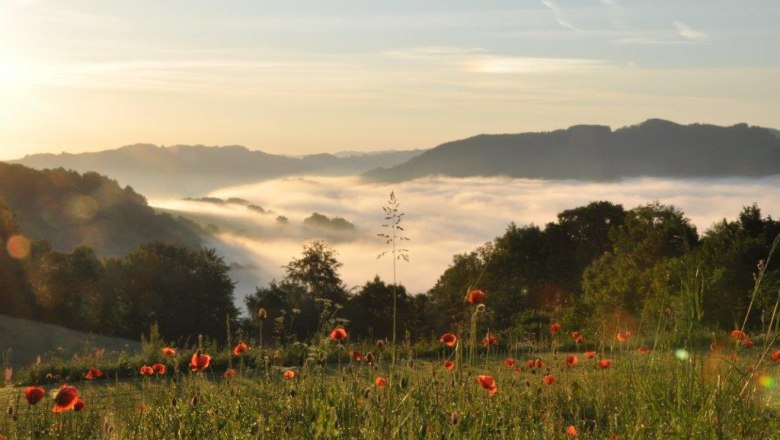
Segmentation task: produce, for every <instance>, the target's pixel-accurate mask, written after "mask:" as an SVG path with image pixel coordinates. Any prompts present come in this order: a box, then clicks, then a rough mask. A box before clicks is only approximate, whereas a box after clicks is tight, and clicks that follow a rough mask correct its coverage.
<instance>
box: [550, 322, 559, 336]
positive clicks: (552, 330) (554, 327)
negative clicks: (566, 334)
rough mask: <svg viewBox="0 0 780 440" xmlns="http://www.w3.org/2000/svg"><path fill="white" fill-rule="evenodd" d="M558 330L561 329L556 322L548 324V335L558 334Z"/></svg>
mask: <svg viewBox="0 0 780 440" xmlns="http://www.w3.org/2000/svg"><path fill="white" fill-rule="evenodd" d="M560 329H561V325H560V324H558V323H557V322H553V323H552V324H550V333H552V334H555V333H558V330H560Z"/></svg>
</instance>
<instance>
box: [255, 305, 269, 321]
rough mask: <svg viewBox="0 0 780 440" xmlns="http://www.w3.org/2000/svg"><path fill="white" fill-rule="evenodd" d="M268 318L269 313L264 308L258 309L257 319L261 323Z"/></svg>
mask: <svg viewBox="0 0 780 440" xmlns="http://www.w3.org/2000/svg"><path fill="white" fill-rule="evenodd" d="M267 317H268V311H266V310H265V309H264V308H262V307H260V308H259V309H257V319H259V320H261V321H265V318H267Z"/></svg>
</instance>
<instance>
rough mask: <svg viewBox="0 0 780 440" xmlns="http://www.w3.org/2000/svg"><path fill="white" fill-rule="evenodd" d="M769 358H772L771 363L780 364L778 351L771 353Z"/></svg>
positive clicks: (779, 351)
mask: <svg viewBox="0 0 780 440" xmlns="http://www.w3.org/2000/svg"><path fill="white" fill-rule="evenodd" d="M770 357H771V358H772V360H773V361H775V362H780V350H775V351H773V352H772V354H771V355H770Z"/></svg>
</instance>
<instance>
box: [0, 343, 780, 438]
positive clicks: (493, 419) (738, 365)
mask: <svg viewBox="0 0 780 440" xmlns="http://www.w3.org/2000/svg"><path fill="white" fill-rule="evenodd" d="M349 348H356V347H350V346H349V345H341V344H339V343H336V342H333V341H330V340H328V339H326V338H323V340H322V341H321V342H320V343H319V345H318V349H319V350H325V351H327V352H328V356H327V359H329V360H330V361H334V362H328V363H323V362H318V361H315V360H313V359H312V358H309V361H308V362H307V363H306V364H305V365H304V366H296V367H292V368H288V367H285V366H283V365H281V363H282V360H281V357H278V356H275V355H274V352H273V351H270V350H265V351H263V350H260V349H250V351H249V352H247V353H246V354H245V355H242V357H240V358H239V357H232V356H231V358H232V359H231V362H232V363H233V367H234V368H235V369H236V370H237V374H236V375H235V376H233V377H232V378H229V379H226V378H223V377H222V376H223V373H224V372H225V370H226V368H227V366H225V365H224V362H225V361H227V356H224V355H223V356H221V357H220V358H219V359H218V358H217V357H216V356H215V363H214V364H212V365H211V366H210V367H209V368H208V369H206V370H205V371H204V372H199V373H193V372H191V371H188V369H187V368H186V367H187V365H186V364H187V362H188V361H189V356H190V354H191V352H187V353H186V354H185V353H184V351H182V352H181V357H182V359H179V360H178V363H179V365H180V369H179V370H178V371H174V369H173V368H172V367H173V365H174V364H175V363H177V362H174V361H173V359H171V358H168V359H167V361H166V362H167V365H168V371H167V373H166V375H165V376H157V377H149V376H145V377H141V376H140V375H139V374H138V373H137V372H135V373H133V374H130V375H129V377H124V376H122V375H121V374H119V373H117V372H114V373H107V374H106V376H107V377H106V378H102V379H99V380H95V381H81V382H78V383H75V386H77V387H78V388H79V390H80V394H81V398H82V399H83V400H84V402H85V403H86V408H85V409H84V410H82V411H78V412H76V411H70V412H64V413H59V414H55V413H53V412H52V406H53V401H52V399H51V398H49V397H45V398H44V399H43V400H42V401H41V402H39V403H38V404H37V405H35V406H30V405H28V404H27V402H26V401H25V399H24V395H23V389H22V388H20V387H17V388H13V389H4V390H0V396H1V399H2V402H7V405H8V408H9V409H8V410H7V411H3V412H2V415H0V434H2V435H5V436H7V437H8V438H10V439H14V438H19V439H26V438H40V439H49V438H58V439H82V438H83V439H86V438H122V439H168V438H182V439H190V438H209V439H254V438H305V439H309V438H311V439H319V438H357V439H388V438H431V439H434V438H435V439H441V438H447V439H459V438H474V439H488V438H506V439H544V438H550V439H555V438H570V437H569V434H568V433H567V429H570V428H569V427H570V426H572V427H574V428H573V429H574V430H576V433H577V434H576V437H577V438H586V439H610V438H615V437H613V436H618V437H617V438H620V439H646V438H647V439H655V438H657V439H668V438H682V439H687V438H696V439H699V438H702V439H710V438H712V439H737V438H739V439H772V438H780V388H778V387H776V386H775V384H776V381H777V378H778V376H779V375H780V362H774V361H772V360H771V352H772V351H771V348H770V347H766V349H765V350H762V349H761V348H760V347H759V346H756V347H754V348H753V349H752V350H750V351H749V352H744V350H743V353H741V354H740V355H739V356H738V357H736V355H735V354H734V353H735V351H736V350H737V349H738V348H739V347H738V346H737V345H736V344H735V345H734V346H725V347H719V348H716V349H714V350H706V351H702V352H699V353H696V354H690V353H688V352H686V351H679V350H678V351H673V350H666V349H663V350H661V349H659V350H655V351H650V352H649V353H647V354H641V353H639V352H638V351H637V350H636V345H635V344H632V343H631V341H628V342H627V343H625V344H615V346H614V348H612V349H610V348H607V349H605V350H604V351H603V352H602V353H600V355H598V356H596V357H595V358H593V359H586V358H585V357H584V356H583V354H582V353H575V355H576V356H577V363H576V364H574V365H567V363H566V361H565V359H566V356H567V355H568V354H569V353H563V352H559V353H552V352H545V353H532V352H528V351H517V352H512V353H499V352H493V353H488V352H487V350H485V349H483V348H482V347H479V350H477V351H476V352H475V353H474V357H473V358H472V362H471V363H470V364H469V363H468V361H467V358H468V354H467V352H468V350H467V349H465V348H466V347H461V346H460V345H459V346H458V347H457V348H448V347H444V346H442V347H441V348H440V349H438V355H437V356H436V357H437V358H436V359H428V360H418V359H415V358H412V357H411V355H410V354H409V353H406V354H404V355H403V356H399V359H398V361H397V364H396V366H395V367H392V366H391V365H390V363H391V361H390V355H389V352H388V350H385V352H379V351H377V349H376V348H375V347H361V348H363V350H364V351H363V353H366V351H367V350H373V351H374V353H376V355H375V359H374V363H373V365H367V364H366V363H365V359H364V360H363V362H359V363H358V362H355V361H354V360H353V359H351V358H350V357H349V353H348V349H349ZM763 355H766V356H763ZM509 356H512V357H513V358H515V359H516V363H515V365H514V366H512V367H508V366H507V365H505V363H504V360H505V358H507V357H509ZM153 357H154V356H153ZM445 358H449V359H451V360H453V361H457V363H458V364H459V365H458V366H457V368H455V369H454V370H452V371H448V370H447V369H445V368H444V367H443V365H442V362H443V360H444V359H445ZM607 358H608V359H610V360H611V361H612V363H611V365H610V366H609V367H608V368H601V367H599V365H598V360H599V359H607ZM157 359H160V360H165V358H164V357H162V355H159V356H157ZM220 359H221V360H220ZM535 359H541V361H542V362H543V364H544V365H543V366H542V367H541V368H529V367H527V366H526V361H527V360H535ZM138 362H141V360H140V359H139V360H138ZM139 366H140V365H139ZM288 369H291V370H293V371H294V372H295V377H294V378H292V379H289V378H285V377H284V375H283V373H284V372H285V371H287V370H288ZM479 375H490V376H492V377H493V378H494V381H495V384H496V387H497V391H496V392H495V394H494V395H492V396H490V392H489V390H488V389H485V388H484V387H483V386H481V385H480V384H479V383H478V381H477V376H479ZM545 376H552V378H553V380H552V383H551V384H547V383H545V380H544V377H545ZM377 377H383V378H386V381H387V385H386V386H385V387H384V388H382V387H379V386H377V384H376V383H375V380H376V378H377ZM71 379H77V378H76V377H72V378H71ZM59 385H60V384H59V383H57V382H56V381H53V382H50V383H46V384H44V387H45V388H46V389H47V391H49V390H56V389H57V388H58V387H59Z"/></svg>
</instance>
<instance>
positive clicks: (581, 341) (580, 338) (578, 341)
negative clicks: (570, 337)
mask: <svg viewBox="0 0 780 440" xmlns="http://www.w3.org/2000/svg"><path fill="white" fill-rule="evenodd" d="M574 342H575V343H576V344H577V345H579V344H584V343H585V336H582V335H579V336H577V339H575V340H574Z"/></svg>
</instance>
